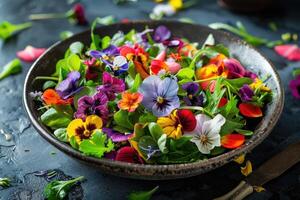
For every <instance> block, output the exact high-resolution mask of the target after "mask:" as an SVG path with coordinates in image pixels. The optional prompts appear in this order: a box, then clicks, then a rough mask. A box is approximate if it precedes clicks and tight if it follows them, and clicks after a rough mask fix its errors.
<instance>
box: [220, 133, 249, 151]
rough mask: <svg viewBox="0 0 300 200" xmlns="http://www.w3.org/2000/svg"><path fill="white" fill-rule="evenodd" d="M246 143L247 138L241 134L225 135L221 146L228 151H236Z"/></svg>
mask: <svg viewBox="0 0 300 200" xmlns="http://www.w3.org/2000/svg"><path fill="white" fill-rule="evenodd" d="M244 142H245V136H244V135H241V134H239V133H235V134H228V135H224V136H223V137H222V138H221V145H222V147H225V148H227V149H236V148H238V147H240V146H241V145H242V144H244Z"/></svg>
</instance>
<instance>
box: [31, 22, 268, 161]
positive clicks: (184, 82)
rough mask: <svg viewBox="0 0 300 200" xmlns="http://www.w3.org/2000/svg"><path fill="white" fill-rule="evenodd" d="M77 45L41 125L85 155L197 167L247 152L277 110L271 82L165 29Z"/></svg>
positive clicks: (52, 84) (43, 109) (210, 42)
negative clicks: (270, 106) (270, 107)
mask: <svg viewBox="0 0 300 200" xmlns="http://www.w3.org/2000/svg"><path fill="white" fill-rule="evenodd" d="M93 29H94V28H92V32H91V44H90V45H88V46H85V45H84V44H83V43H81V42H79V41H78V42H74V43H72V44H71V45H70V47H69V48H68V49H67V51H66V52H65V55H64V58H62V59H60V60H59V61H58V62H57V63H56V66H49V67H53V68H55V73H53V74H52V75H51V76H50V77H45V76H43V77H36V79H42V80H43V87H42V91H40V92H38V93H34V94H32V96H33V97H34V100H35V101H36V104H37V105H38V110H39V112H40V121H41V123H43V124H44V125H45V126H47V127H49V130H51V132H52V133H53V135H54V136H55V137H56V138H57V139H58V140H60V141H61V142H65V143H68V144H70V146H71V147H72V148H74V149H76V150H78V151H79V152H81V153H82V154H84V155H87V156H93V157H97V158H107V159H112V160H116V161H123V162H129V163H138V164H174V163H189V162H195V161H198V160H203V159H208V158H210V157H214V156H217V155H220V154H222V153H225V152H227V151H230V150H232V149H235V148H239V147H240V146H241V145H243V144H244V142H245V140H246V139H247V138H249V137H251V135H252V134H253V131H254V129H255V126H256V125H257V123H258V122H259V121H260V119H261V117H262V116H263V115H264V111H265V107H266V104H267V103H268V102H270V101H271V100H272V91H271V89H270V88H269V87H267V85H266V84H265V82H266V80H267V79H268V77H267V76H266V77H259V75H258V74H256V73H254V72H252V71H249V70H247V69H246V68H245V67H244V66H243V65H242V64H241V63H240V61H238V60H237V59H235V58H232V57H231V56H230V52H229V50H228V49H227V48H226V47H225V46H224V45H222V44H215V40H214V37H213V35H211V34H210V35H208V37H207V40H206V41H205V42H204V44H198V43H197V42H191V41H188V40H187V39H186V38H180V37H176V35H172V33H171V31H170V30H169V29H168V28H167V27H166V26H163V25H161V26H158V27H155V28H154V29H149V28H148V27H146V28H145V30H144V31H142V32H138V31H136V30H134V29H133V30H131V31H130V32H128V33H123V32H121V31H119V32H117V33H115V34H114V35H113V36H112V37H110V36H105V37H100V36H99V35H97V34H95V33H93Z"/></svg>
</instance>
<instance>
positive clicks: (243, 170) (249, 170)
mask: <svg viewBox="0 0 300 200" xmlns="http://www.w3.org/2000/svg"><path fill="white" fill-rule="evenodd" d="M241 173H242V174H243V175H244V176H249V175H250V174H251V173H252V164H251V162H250V161H249V160H247V161H246V165H245V167H241Z"/></svg>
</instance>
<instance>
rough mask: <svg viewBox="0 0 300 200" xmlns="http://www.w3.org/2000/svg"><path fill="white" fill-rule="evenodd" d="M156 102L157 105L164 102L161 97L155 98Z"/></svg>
mask: <svg viewBox="0 0 300 200" xmlns="http://www.w3.org/2000/svg"><path fill="white" fill-rule="evenodd" d="M156 101H157V103H159V104H162V103H163V102H164V101H165V100H164V98H163V97H161V96H158V97H157V98H156Z"/></svg>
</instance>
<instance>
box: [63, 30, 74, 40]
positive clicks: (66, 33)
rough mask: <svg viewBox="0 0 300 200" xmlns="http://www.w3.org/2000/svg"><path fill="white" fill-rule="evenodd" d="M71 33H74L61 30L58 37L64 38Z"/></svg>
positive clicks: (71, 34)
mask: <svg viewBox="0 0 300 200" xmlns="http://www.w3.org/2000/svg"><path fill="white" fill-rule="evenodd" d="M73 35H74V33H72V32H71V31H62V32H60V34H59V37H60V39H61V40H65V39H67V38H69V37H71V36H73Z"/></svg>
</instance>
